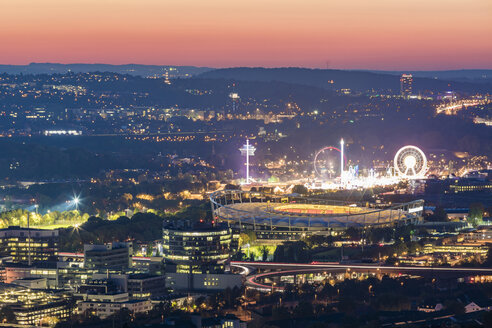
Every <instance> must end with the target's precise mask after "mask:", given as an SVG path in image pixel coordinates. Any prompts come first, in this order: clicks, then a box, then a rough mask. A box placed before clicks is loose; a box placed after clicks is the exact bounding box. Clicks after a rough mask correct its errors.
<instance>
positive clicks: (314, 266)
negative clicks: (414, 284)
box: [231, 261, 492, 291]
mask: <svg viewBox="0 0 492 328" xmlns="http://www.w3.org/2000/svg"><path fill="white" fill-rule="evenodd" d="M245 265H248V266H250V267H257V268H263V267H274V268H277V269H280V271H272V272H265V273H260V274H255V275H252V276H249V277H247V278H246V284H247V285H249V286H248V287H251V288H255V289H258V290H261V291H273V290H277V291H283V289H284V287H280V286H274V285H270V286H269V285H265V284H262V283H259V282H257V281H256V280H257V279H259V278H264V277H269V276H279V275H291V274H295V273H299V274H307V273H314V272H317V271H325V270H328V269H332V270H333V269H338V270H357V269H361V270H375V271H380V272H383V271H388V270H389V271H392V270H395V271H414V272H425V271H430V272H436V271H437V272H466V273H470V274H473V273H481V274H483V273H490V274H492V268H453V267H410V266H381V265H380V266H375V265H349V264H340V263H336V262H326V263H277V262H273V263H272V262H241V261H233V262H231V266H234V267H239V268H246V267H245ZM281 268H302V269H297V270H285V269H281Z"/></svg>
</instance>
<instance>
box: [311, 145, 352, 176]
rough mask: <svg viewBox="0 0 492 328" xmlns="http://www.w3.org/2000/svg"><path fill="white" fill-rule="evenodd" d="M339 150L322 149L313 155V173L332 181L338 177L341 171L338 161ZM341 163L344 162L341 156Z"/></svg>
mask: <svg viewBox="0 0 492 328" xmlns="http://www.w3.org/2000/svg"><path fill="white" fill-rule="evenodd" d="M340 156H343V155H342V154H341V150H340V149H339V148H336V147H331V146H329V147H324V148H321V149H320V150H318V151H317V152H316V154H315V155H314V172H315V173H316V175H317V176H318V177H320V178H324V179H333V178H335V177H337V176H340V174H341V173H340V172H341V171H342V170H343V166H342V164H343V163H342V162H341V161H340ZM343 159H344V160H343V162H346V158H345V156H343Z"/></svg>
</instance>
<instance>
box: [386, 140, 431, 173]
mask: <svg viewBox="0 0 492 328" xmlns="http://www.w3.org/2000/svg"><path fill="white" fill-rule="evenodd" d="M394 167H395V172H396V173H397V174H398V175H399V176H400V177H402V178H407V179H415V178H421V177H423V176H424V174H425V173H426V172H427V158H426V157H425V154H424V152H423V151H422V150H420V149H419V148H418V147H415V146H405V147H403V148H400V150H398V152H397V153H396V155H395V159H394Z"/></svg>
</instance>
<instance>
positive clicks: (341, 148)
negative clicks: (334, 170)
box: [340, 138, 345, 182]
mask: <svg viewBox="0 0 492 328" xmlns="http://www.w3.org/2000/svg"><path fill="white" fill-rule="evenodd" d="M343 145H345V142H344V141H343V138H342V139H340V181H342V182H343V151H344V149H343Z"/></svg>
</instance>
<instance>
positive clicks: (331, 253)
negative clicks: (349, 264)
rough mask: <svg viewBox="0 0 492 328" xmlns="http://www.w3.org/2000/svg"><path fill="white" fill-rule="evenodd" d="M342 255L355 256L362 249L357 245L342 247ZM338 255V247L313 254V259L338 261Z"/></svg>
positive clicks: (339, 254)
mask: <svg viewBox="0 0 492 328" xmlns="http://www.w3.org/2000/svg"><path fill="white" fill-rule="evenodd" d="M343 255H344V256H348V257H349V258H353V257H357V255H358V256H359V257H360V256H361V255H362V250H361V249H360V248H358V247H344V248H343ZM340 257H341V249H340V248H339V247H337V248H332V249H330V250H327V251H323V252H319V253H315V254H313V260H314V261H329V262H332V261H340Z"/></svg>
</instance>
